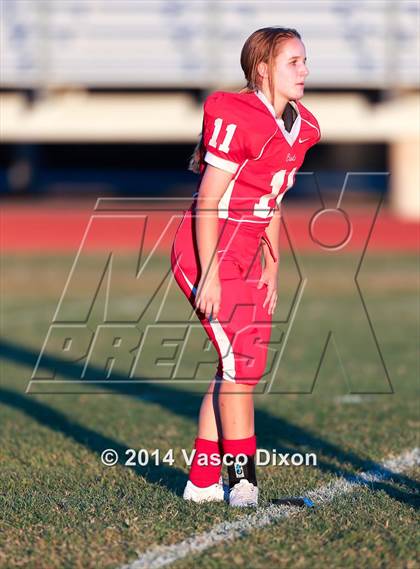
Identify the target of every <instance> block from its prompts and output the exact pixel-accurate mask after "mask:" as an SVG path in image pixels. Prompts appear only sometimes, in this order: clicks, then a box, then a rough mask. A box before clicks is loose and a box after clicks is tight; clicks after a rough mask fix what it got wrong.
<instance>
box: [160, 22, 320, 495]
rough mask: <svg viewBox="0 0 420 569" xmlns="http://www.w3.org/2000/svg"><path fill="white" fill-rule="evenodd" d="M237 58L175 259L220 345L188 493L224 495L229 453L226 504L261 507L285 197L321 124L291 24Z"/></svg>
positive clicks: (220, 97)
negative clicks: (262, 386) (260, 451)
mask: <svg viewBox="0 0 420 569" xmlns="http://www.w3.org/2000/svg"><path fill="white" fill-rule="evenodd" d="M241 66H242V69H243V72H244V74H245V78H246V81H247V85H246V87H245V88H244V89H243V90H241V91H240V92H239V93H231V92H223V91H218V92H215V93H213V94H211V95H210V96H209V97H208V98H207V99H206V101H205V104H204V118H203V131H202V137H201V140H200V143H199V144H198V146H197V148H196V151H195V153H194V155H193V158H192V161H191V165H190V167H191V169H193V170H194V171H196V172H197V173H199V174H200V180H199V185H198V192H196V194H194V196H193V197H194V199H193V202H192V204H191V206H190V208H189V209H188V210H186V211H185V212H184V216H183V218H182V220H181V223H180V225H179V227H178V229H177V232H176V236H175V240H174V243H173V247H172V253H171V263H172V270H173V273H174V277H175V279H176V281H177V283H178V285H179V286H180V288H181V289H182V291H183V293H184V294H185V295H186V296H187V298H188V300H189V301H190V303H191V304H192V306H193V307H194V309H195V312H196V314H197V316H198V318H199V320H200V322H201V324H202V325H203V326H204V328H205V331H206V333H207V334H208V336H209V338H210V339H211V341H212V342H213V344H214V346H215V348H216V350H217V352H218V355H219V365H218V369H217V372H216V374H215V377H214V379H213V380H212V382H211V383H210V385H209V389H208V391H207V393H206V395H205V396H204V398H203V402H202V405H201V409H200V414H199V422H198V433H197V437H196V439H195V445H194V448H195V451H196V452H195V455H194V459H193V462H192V465H191V469H190V473H189V480H188V482H187V485H186V487H185V490H184V498H185V499H186V500H193V501H195V502H203V501H222V500H223V499H224V491H223V485H222V478H221V476H220V474H221V468H222V460H221V459H222V457H224V461H223V462H225V464H227V465H228V475H229V503H230V505H232V506H256V505H257V503H258V487H257V480H256V473H255V453H256V448H257V446H256V437H255V430H254V403H253V390H254V388H255V385H256V384H257V383H258V382H259V381H260V379H261V377H262V376H263V375H264V372H265V367H266V360H267V344H268V343H269V340H270V334H271V319H272V314H273V312H274V309H275V307H276V302H277V281H278V247H279V228H280V209H279V208H280V202H281V200H282V198H283V196H284V194H285V192H286V191H287V190H288V189H289V188H290V187H291V186H292V185H293V183H294V180H295V176H296V172H297V170H298V169H299V168H300V166H301V165H302V163H303V160H304V157H305V153H306V151H307V150H308V149H309V148H310V147H311V146H313V145H314V144H315V143H316V142H318V140H319V139H320V130H319V125H318V123H317V121H316V119H315V117H314V116H313V115H312V114H311V113H310V112H309V111H308V110H307V109H306V108H305V107H304V106H303V105H302V104H301V103H300V102H299V100H300V99H301V98H302V96H303V93H304V84H305V79H306V77H307V76H308V69H307V66H306V53H305V46H304V44H303V43H302V41H301V37H300V35H299V33H298V32H297V31H296V30H294V29H288V28H277V27H273V28H271V27H270V28H263V29H261V30H257V31H256V32H254V33H253V34H252V35H251V36H250V37H249V38H248V39H247V40H246V42H245V44H244V46H243V48H242V53H241ZM261 248H262V251H263V257H264V265H263V266H262V264H261Z"/></svg>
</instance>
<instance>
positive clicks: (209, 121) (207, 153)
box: [203, 92, 248, 174]
mask: <svg viewBox="0 0 420 569" xmlns="http://www.w3.org/2000/svg"><path fill="white" fill-rule="evenodd" d="M203 141H204V160H205V162H207V164H211V165H212V166H215V167H216V168H220V169H222V170H225V171H227V172H231V173H232V174H235V173H236V171H237V170H238V168H239V166H240V165H241V164H242V163H243V162H244V161H245V160H246V159H247V157H248V151H247V129H246V128H245V121H244V119H243V118H242V117H241V116H240V114H239V113H238V111H237V109H235V105H234V102H233V101H230V100H229V97H228V96H226V94H225V93H221V92H216V93H213V94H212V95H210V96H209V97H208V98H207V99H206V102H205V103H204V118H203Z"/></svg>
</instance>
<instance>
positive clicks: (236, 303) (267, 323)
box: [171, 208, 272, 385]
mask: <svg viewBox="0 0 420 569" xmlns="http://www.w3.org/2000/svg"><path fill="white" fill-rule="evenodd" d="M250 225H251V224H248V223H238V222H231V221H227V220H225V219H221V218H219V241H218V244H217V255H218V259H219V278H220V283H221V288H222V294H221V303H220V310H219V314H218V317H217V318H216V319H213V318H210V320H209V319H207V318H206V316H205V315H204V314H203V313H201V312H200V311H198V310H196V314H197V316H198V318H199V319H200V322H201V324H202V325H203V326H204V329H205V331H206V333H207V335H208V336H209V338H210V340H211V341H212V343H213V344H214V346H215V348H216V350H217V352H218V354H219V365H218V368H217V374H216V377H217V378H218V379H224V380H226V381H231V382H234V383H243V384H248V385H256V384H257V383H258V382H259V381H260V379H261V377H262V376H263V374H264V371H265V367H266V361H267V345H268V343H269V341H270V335H271V318H272V317H271V315H270V314H268V303H267V304H266V306H265V307H264V308H263V307H262V305H263V302H264V300H265V298H266V296H267V286H266V285H263V286H262V287H261V288H260V289H257V284H258V281H259V279H260V276H261V271H262V265H261V247H260V245H261V239H265V240H266V241H268V238H267V235H266V234H265V232H264V228H262V227H258V225H257V226H256V227H255V226H254V227H250ZM252 225H254V224H252ZM195 235H196V233H195V217H194V213H193V210H192V208H190V209H188V210H187V211H186V212H185V214H184V216H183V219H182V221H181V223H180V225H179V227H178V230H177V232H176V236H175V240H174V243H173V247H172V252H171V264H172V271H173V274H174V277H175V279H176V281H177V283H178V285H179V286H180V288H181V290H182V291H183V293H184V294H185V295H186V297H187V298H188V300H189V302H190V303H191V305H192V306H193V307H194V308H195V295H196V287H197V285H198V283H199V280H200V277H201V269H200V261H199V256H198V250H197V240H196V237H195ZM268 245H269V247H270V251H271V244H270V243H269V242H268Z"/></svg>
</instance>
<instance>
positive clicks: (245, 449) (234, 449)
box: [223, 435, 257, 456]
mask: <svg viewBox="0 0 420 569" xmlns="http://www.w3.org/2000/svg"><path fill="white" fill-rule="evenodd" d="M223 452H224V454H228V453H229V454H231V455H233V456H237V455H238V454H241V453H243V454H246V455H247V456H252V455H254V454H255V453H256V452H257V437H256V436H255V435H252V437H248V438H247V439H223Z"/></svg>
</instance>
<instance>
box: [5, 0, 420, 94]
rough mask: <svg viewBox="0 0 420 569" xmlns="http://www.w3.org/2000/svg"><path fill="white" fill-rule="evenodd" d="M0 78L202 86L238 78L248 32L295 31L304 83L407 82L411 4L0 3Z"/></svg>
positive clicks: (312, 0) (234, 0)
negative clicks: (304, 62)
mask: <svg viewBox="0 0 420 569" xmlns="http://www.w3.org/2000/svg"><path fill="white" fill-rule="evenodd" d="M1 8H2V10H1V19H0V22H1V23H0V26H1V30H0V31H1V38H2V49H1V52H0V54H1V55H0V68H1V82H2V85H3V86H6V87H12V88H37V87H44V86H47V87H48V86H55V85H60V86H73V85H76V86H87V87H117V88H124V87H153V88H159V87H180V88H186V87H187V88H193V87H195V88H202V89H207V88H211V87H213V86H214V85H216V84H217V85H220V84H223V85H230V84H232V85H236V84H240V83H241V82H242V73H241V69H240V66H239V64H238V59H239V52H240V48H241V46H242V44H243V42H244V40H245V38H246V37H247V36H248V35H249V34H250V33H251V32H252V31H253V30H255V29H257V28H259V27H264V26H268V25H280V26H287V27H295V28H297V29H298V31H299V32H300V33H301V34H302V37H303V39H304V41H305V42H306V43H307V49H308V60H309V62H310V64H311V75H310V79H309V81H308V86H313V87H327V88H328V87H333V88H336V87H340V88H361V87H363V88H366V87H372V88H377V89H388V88H393V87H395V86H396V85H398V86H399V87H401V86H403V87H416V86H418V85H419V72H418V67H417V64H418V62H417V54H418V35H417V31H418V24H419V19H418V12H419V3H418V2H417V1H416V0H399V1H391V0H346V1H343V0H323V1H318V0H295V1H293V2H289V1H270V0H248V1H247V0H243V1H241V0H1Z"/></svg>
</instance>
